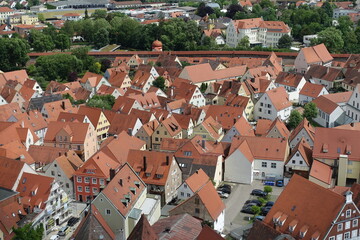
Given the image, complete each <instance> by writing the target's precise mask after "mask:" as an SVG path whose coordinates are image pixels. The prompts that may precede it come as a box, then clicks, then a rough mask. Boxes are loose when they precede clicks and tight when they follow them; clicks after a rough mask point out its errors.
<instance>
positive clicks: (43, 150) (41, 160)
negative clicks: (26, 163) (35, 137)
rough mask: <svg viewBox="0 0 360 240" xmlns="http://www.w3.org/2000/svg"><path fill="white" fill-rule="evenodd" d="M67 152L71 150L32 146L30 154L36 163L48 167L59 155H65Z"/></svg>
mask: <svg viewBox="0 0 360 240" xmlns="http://www.w3.org/2000/svg"><path fill="white" fill-rule="evenodd" d="M67 151H69V150H68V149H64V148H57V147H49V146H36V145H30V147H29V151H28V152H29V154H30V156H31V157H32V158H33V159H34V161H35V163H37V164H40V165H47V164H49V163H51V162H53V161H54V160H55V159H56V158H57V157H59V155H64V154H65V153H66V152H67Z"/></svg>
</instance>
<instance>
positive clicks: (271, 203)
mask: <svg viewBox="0 0 360 240" xmlns="http://www.w3.org/2000/svg"><path fill="white" fill-rule="evenodd" d="M270 206H274V202H271V201H269V202H267V203H266V204H265V207H270Z"/></svg>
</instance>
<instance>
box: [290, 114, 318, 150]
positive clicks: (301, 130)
mask: <svg viewBox="0 0 360 240" xmlns="http://www.w3.org/2000/svg"><path fill="white" fill-rule="evenodd" d="M314 136H315V128H314V127H313V126H312V125H311V124H310V122H309V121H308V120H307V119H306V118H304V119H303V120H302V121H301V122H300V123H299V125H298V126H297V127H296V128H295V129H294V130H293V131H292V132H291V134H290V137H289V144H290V148H291V149H293V148H294V147H295V146H296V145H298V143H299V142H300V141H301V139H302V138H304V139H305V141H306V142H307V143H308V144H309V146H310V147H311V148H312V147H313V146H314Z"/></svg>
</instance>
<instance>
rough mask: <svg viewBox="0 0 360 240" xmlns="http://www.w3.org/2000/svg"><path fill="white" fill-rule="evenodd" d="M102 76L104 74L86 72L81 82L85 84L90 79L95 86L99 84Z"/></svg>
mask: <svg viewBox="0 0 360 240" xmlns="http://www.w3.org/2000/svg"><path fill="white" fill-rule="evenodd" d="M102 78H103V76H102V75H100V74H96V73H92V72H86V73H85V75H84V76H83V77H82V78H81V79H80V82H81V83H83V84H85V83H86V82H87V81H89V82H90V84H91V86H92V87H95V86H97V85H98V84H99V82H100V81H101V79H102Z"/></svg>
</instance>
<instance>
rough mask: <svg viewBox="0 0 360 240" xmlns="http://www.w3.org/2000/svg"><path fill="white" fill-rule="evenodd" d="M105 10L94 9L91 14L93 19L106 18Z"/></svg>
mask: <svg viewBox="0 0 360 240" xmlns="http://www.w3.org/2000/svg"><path fill="white" fill-rule="evenodd" d="M106 16H107V11H106V10H102V9H96V10H95V12H94V13H93V14H92V15H91V17H92V18H94V19H100V18H106Z"/></svg>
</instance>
